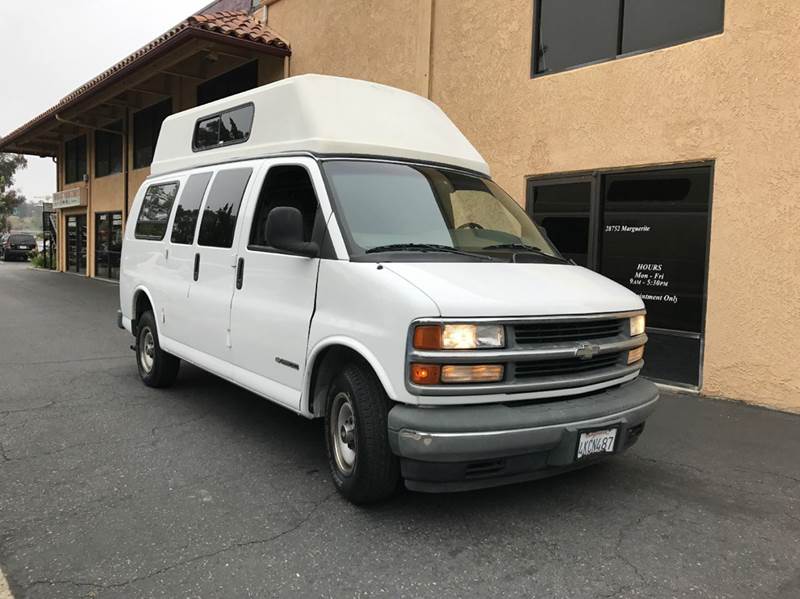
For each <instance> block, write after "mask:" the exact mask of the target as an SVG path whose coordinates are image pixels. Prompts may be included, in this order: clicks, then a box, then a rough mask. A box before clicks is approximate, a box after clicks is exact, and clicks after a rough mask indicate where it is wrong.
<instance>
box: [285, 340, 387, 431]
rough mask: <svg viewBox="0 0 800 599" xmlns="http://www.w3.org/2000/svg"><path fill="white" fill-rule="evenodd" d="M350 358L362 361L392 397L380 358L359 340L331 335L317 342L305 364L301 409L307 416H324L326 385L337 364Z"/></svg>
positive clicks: (331, 377) (336, 368)
mask: <svg viewBox="0 0 800 599" xmlns="http://www.w3.org/2000/svg"><path fill="white" fill-rule="evenodd" d="M353 359H356V360H358V359H360V360H362V361H364V362H365V363H366V364H367V365H368V366H369V367H370V368H371V369H372V371H373V372H374V373H375V376H377V377H378V381H380V383H381V385H382V386H383V389H384V391H385V392H386V395H387V396H388V397H389V399H396V398H397V395H396V394H395V392H394V388H393V387H392V384H391V382H390V381H389V375H388V374H387V373H386V370H385V369H384V368H383V367H382V366H381V363H380V361H379V360H378V359H377V357H375V355H374V354H373V353H372V352H371V351H369V349H368V348H367V347H366V346H364V345H363V344H362V343H360V342H358V341H356V340H354V339H350V338H348V337H332V338H329V339H325V340H323V341H321V342H320V343H318V344H317V345H316V346H315V347H314V349H313V350H312V351H311V353H310V354H309V357H308V363H307V366H306V373H307V375H306V380H305V384H304V389H303V398H302V401H301V406H300V408H301V412H302V413H303V414H305V415H306V416H309V417H311V418H321V417H322V416H324V411H325V399H326V391H327V388H328V385H329V384H330V382H331V381H332V380H333V378H334V376H336V373H338V372H340V370H341V367H342V366H343V365H344V364H345V363H347V362H348V361H351V360H353Z"/></svg>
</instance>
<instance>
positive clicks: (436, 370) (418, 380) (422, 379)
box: [411, 363, 441, 385]
mask: <svg viewBox="0 0 800 599" xmlns="http://www.w3.org/2000/svg"><path fill="white" fill-rule="evenodd" d="M440 372H441V368H440V366H439V365H438V364H417V363H414V364H411V382H412V383H414V384H415V385H437V384H438V383H439V375H440Z"/></svg>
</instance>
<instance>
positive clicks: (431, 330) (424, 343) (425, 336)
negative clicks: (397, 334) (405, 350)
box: [414, 324, 442, 349]
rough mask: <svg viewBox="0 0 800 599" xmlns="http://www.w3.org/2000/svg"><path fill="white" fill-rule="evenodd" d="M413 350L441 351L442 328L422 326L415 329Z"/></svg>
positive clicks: (433, 325)
mask: <svg viewBox="0 0 800 599" xmlns="http://www.w3.org/2000/svg"><path fill="white" fill-rule="evenodd" d="M414 349H442V327H441V326H440V325H438V324H424V325H420V326H418V327H417V328H415V329H414Z"/></svg>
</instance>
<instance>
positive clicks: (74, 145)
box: [64, 135, 86, 183]
mask: <svg viewBox="0 0 800 599" xmlns="http://www.w3.org/2000/svg"><path fill="white" fill-rule="evenodd" d="M85 174H86V136H85V135H81V136H80V137H76V138H75V139H72V140H70V141H68V142H67V143H65V144H64V182H65V183H75V182H76V181H82V180H83V176H84V175H85Z"/></svg>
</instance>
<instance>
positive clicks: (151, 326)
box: [136, 310, 181, 387]
mask: <svg viewBox="0 0 800 599" xmlns="http://www.w3.org/2000/svg"><path fill="white" fill-rule="evenodd" d="M136 365H137V367H138V368H139V376H140V377H141V379H142V382H144V384H145V385H147V386H148V387H169V386H170V385H172V383H174V382H175V378H176V377H177V376H178V369H179V368H180V366H181V361H180V359H178V358H176V357H175V356H173V355H172V354H168V353H167V352H165V351H164V350H162V349H161V345H160V344H159V342H158V329H157V328H156V319H155V317H154V316H153V312H152V311H150V310H148V311H147V312H145V313H144V314H142V316H141V318H140V319H139V322H138V323H137V326H136Z"/></svg>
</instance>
